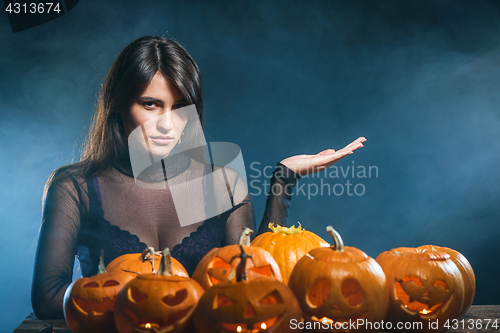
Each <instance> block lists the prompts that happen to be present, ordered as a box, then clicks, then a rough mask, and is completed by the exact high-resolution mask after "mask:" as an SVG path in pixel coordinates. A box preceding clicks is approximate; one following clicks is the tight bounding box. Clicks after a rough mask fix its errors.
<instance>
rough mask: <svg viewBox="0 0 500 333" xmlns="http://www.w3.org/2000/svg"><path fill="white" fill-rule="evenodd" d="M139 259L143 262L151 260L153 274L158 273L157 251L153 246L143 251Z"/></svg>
mask: <svg viewBox="0 0 500 333" xmlns="http://www.w3.org/2000/svg"><path fill="white" fill-rule="evenodd" d="M139 259H140V260H142V261H146V260H149V259H151V266H152V272H153V274H155V273H156V271H155V249H154V248H153V247H152V246H149V247H147V248H145V249H144V251H142V253H141V256H140V257H139Z"/></svg>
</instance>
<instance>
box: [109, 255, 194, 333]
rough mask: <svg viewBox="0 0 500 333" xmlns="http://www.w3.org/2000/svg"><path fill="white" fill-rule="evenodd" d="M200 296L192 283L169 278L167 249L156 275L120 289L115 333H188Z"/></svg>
mask: <svg viewBox="0 0 500 333" xmlns="http://www.w3.org/2000/svg"><path fill="white" fill-rule="evenodd" d="M202 294H203V288H201V286H200V285H199V284H198V283H197V282H196V281H194V280H192V279H190V278H188V277H184V276H177V275H173V272H172V265H171V257H170V251H169V249H165V250H164V251H163V256H162V260H161V264H160V268H159V271H158V274H152V273H150V274H141V275H138V276H137V277H136V278H135V279H133V280H131V281H130V282H129V283H127V284H126V285H125V287H123V289H122V291H121V292H120V293H119V294H118V297H117V299H116V304H115V324H116V328H117V330H118V332H119V333H133V332H144V333H147V332H150V333H160V332H169V333H180V332H192V330H193V326H192V321H191V316H192V313H193V311H194V309H195V307H196V304H197V303H198V300H199V299H200V297H201V295H202Z"/></svg>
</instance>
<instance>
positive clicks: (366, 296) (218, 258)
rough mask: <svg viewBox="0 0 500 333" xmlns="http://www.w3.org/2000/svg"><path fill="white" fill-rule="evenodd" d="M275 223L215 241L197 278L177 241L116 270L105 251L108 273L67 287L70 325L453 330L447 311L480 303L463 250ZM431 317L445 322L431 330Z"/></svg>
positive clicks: (75, 328) (121, 261)
mask: <svg viewBox="0 0 500 333" xmlns="http://www.w3.org/2000/svg"><path fill="white" fill-rule="evenodd" d="M269 227H270V229H271V230H272V232H268V233H264V234H262V235H259V236H258V237H256V238H255V239H254V241H253V242H252V243H251V245H252V246H250V233H251V230H250V229H245V230H244V231H243V232H242V234H241V237H240V240H239V244H238V245H229V246H225V247H222V248H216V249H212V250H211V251H210V252H209V253H208V254H207V255H206V256H205V257H204V258H203V259H202V260H201V261H200V263H199V264H198V266H197V267H196V269H195V271H194V273H193V276H192V279H190V278H189V276H188V274H187V272H186V270H185V269H184V267H182V265H181V264H180V263H179V262H178V261H177V260H175V259H174V258H171V257H170V252H169V250H168V249H165V250H164V251H163V255H162V256H160V254H159V252H156V253H155V251H154V249H152V248H147V249H145V250H144V252H143V253H142V254H128V255H124V256H121V257H119V258H116V259H115V260H113V261H112V262H111V263H110V264H109V265H108V266H107V271H108V272H107V273H106V269H105V268H104V260H103V255H101V263H100V265H99V273H100V274H97V275H96V276H94V277H91V278H81V279H77V280H75V281H74V282H73V283H72V284H71V285H70V286H69V287H68V289H67V291H66V294H65V297H64V315H65V318H66V322H67V324H68V327H69V328H70V329H71V330H72V332H74V333H80V332H90V331H92V332H116V331H118V332H119V333H128V332H193V331H195V330H196V332H199V333H200V332H207V333H210V332H226V333H227V332H261V331H262V332H294V331H295V330H294V329H293V328H296V327H301V326H298V325H297V324H298V323H301V324H302V325H303V326H302V327H311V328H317V329H319V330H324V331H337V329H338V328H340V327H342V326H343V325H344V324H345V323H349V322H356V323H359V322H360V320H361V323H365V324H366V325H360V326H357V327H356V329H355V330H354V331H358V332H372V331H373V332H375V331H378V330H379V329H376V328H379V327H380V326H378V325H372V326H369V325H368V323H372V324H373V323H380V322H381V321H382V320H386V321H389V322H391V323H396V322H416V323H421V324H422V326H421V327H422V329H419V331H422V332H444V331H446V329H445V328H444V327H443V325H444V323H445V321H446V319H454V318H459V317H460V316H462V315H463V314H465V312H467V310H468V308H469V307H470V305H471V304H472V300H473V297H474V291H475V279H474V273H473V271H472V268H471V266H470V264H469V262H468V261H467V259H466V258H465V257H464V256H463V255H461V254H460V253H458V252H457V251H454V250H451V249H448V248H443V247H436V246H422V247H419V248H397V249H393V250H391V251H386V252H383V253H382V254H380V255H379V256H378V257H377V259H376V260H374V259H373V258H370V257H368V256H367V255H366V254H365V253H364V252H362V251H361V250H359V249H356V248H353V247H349V246H344V244H343V241H342V238H341V236H340V235H339V234H338V233H337V232H336V231H335V230H334V229H333V228H332V227H328V228H327V232H328V233H329V234H330V236H331V237H332V239H333V245H332V246H330V244H328V243H327V242H326V241H324V240H323V239H321V238H320V237H319V236H317V235H315V234H313V233H311V232H309V231H306V230H304V229H302V228H301V227H300V225H299V227H298V228H295V227H291V228H286V227H281V226H278V227H274V226H273V225H272V224H270V225H269ZM281 281H282V282H283V283H282V282H281ZM286 284H288V286H287V285H286ZM304 319H305V323H304V322H303V320H304ZM432 320H434V321H436V323H439V326H438V327H437V329H436V327H435V326H433V327H432V328H433V329H430V327H429V321H432ZM437 320H438V321H437ZM292 323H295V327H294V325H292ZM305 324H307V325H305ZM386 327H387V326H386ZM413 327H414V326H413ZM417 327H418V326H417Z"/></svg>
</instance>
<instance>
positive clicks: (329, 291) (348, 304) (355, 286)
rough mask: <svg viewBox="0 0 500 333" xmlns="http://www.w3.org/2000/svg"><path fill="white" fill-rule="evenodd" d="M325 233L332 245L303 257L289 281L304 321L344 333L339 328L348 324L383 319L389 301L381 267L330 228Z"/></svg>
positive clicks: (360, 330) (365, 327) (363, 328)
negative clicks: (360, 320) (331, 239)
mask: <svg viewBox="0 0 500 333" xmlns="http://www.w3.org/2000/svg"><path fill="white" fill-rule="evenodd" d="M327 231H328V233H329V234H330V235H331V237H332V238H333V241H334V245H333V246H332V247H329V248H317V249H314V250H312V251H310V252H309V253H308V254H306V255H305V256H303V257H302V259H300V260H299V261H298V262H297V264H296V265H295V267H294V269H293V271H292V274H291V275H290V279H289V281H288V286H289V287H290V289H292V291H293V292H294V294H295V296H296V297H297V300H298V301H299V303H300V306H301V308H302V311H303V313H304V318H305V319H306V321H308V322H310V324H309V325H311V326H312V327H314V326H313V325H316V326H315V327H317V328H319V329H320V330H324V331H332V332H337V331H344V330H343V329H342V326H344V327H345V326H346V324H345V323H349V321H354V322H356V321H357V320H358V319H363V320H365V322H366V321H370V322H372V323H373V322H380V321H381V320H383V319H385V317H386V314H387V309H388V304H389V300H388V291H387V286H386V279H385V275H384V272H383V271H382V268H381V267H380V266H379V265H378V264H377V262H376V261H375V260H374V259H372V258H370V257H368V256H367V255H366V254H365V253H364V252H363V251H361V250H358V249H356V248H353V247H349V246H346V247H344V244H343V242H342V238H341V237H340V235H339V234H338V233H337V232H336V231H335V230H334V229H333V228H332V227H330V226H329V227H327ZM319 323H321V324H319ZM324 324H326V325H324ZM318 326H319V327H318ZM347 326H348V325H347ZM357 328H358V330H357V332H370V331H371V330H369V329H368V328H369V327H367V326H364V325H360V326H359V327H357ZM345 331H348V330H345Z"/></svg>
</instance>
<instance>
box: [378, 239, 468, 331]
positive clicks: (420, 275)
mask: <svg viewBox="0 0 500 333" xmlns="http://www.w3.org/2000/svg"><path fill="white" fill-rule="evenodd" d="M377 262H378V263H379V264H380V266H382V268H383V270H384V272H385V274H386V276H387V281H388V287H389V295H390V310H389V315H388V320H390V321H392V322H397V321H405V322H422V325H423V329H422V330H419V331H422V332H444V331H446V328H445V327H443V325H444V324H445V322H446V320H447V319H454V318H459V317H460V316H461V314H462V309H463V307H464V302H465V300H466V296H465V293H464V281H463V276H462V273H461V271H460V269H459V268H458V267H457V265H456V264H455V263H454V262H453V260H452V259H451V257H450V255H449V254H448V253H446V252H443V251H440V250H438V249H437V248H433V247H420V248H408V247H400V248H396V249H392V250H391V251H386V252H383V253H381V254H380V255H379V256H378V257H377ZM467 301H469V299H468V298H467ZM436 320H438V324H439V327H437V328H436V329H431V328H429V321H431V322H436Z"/></svg>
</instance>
